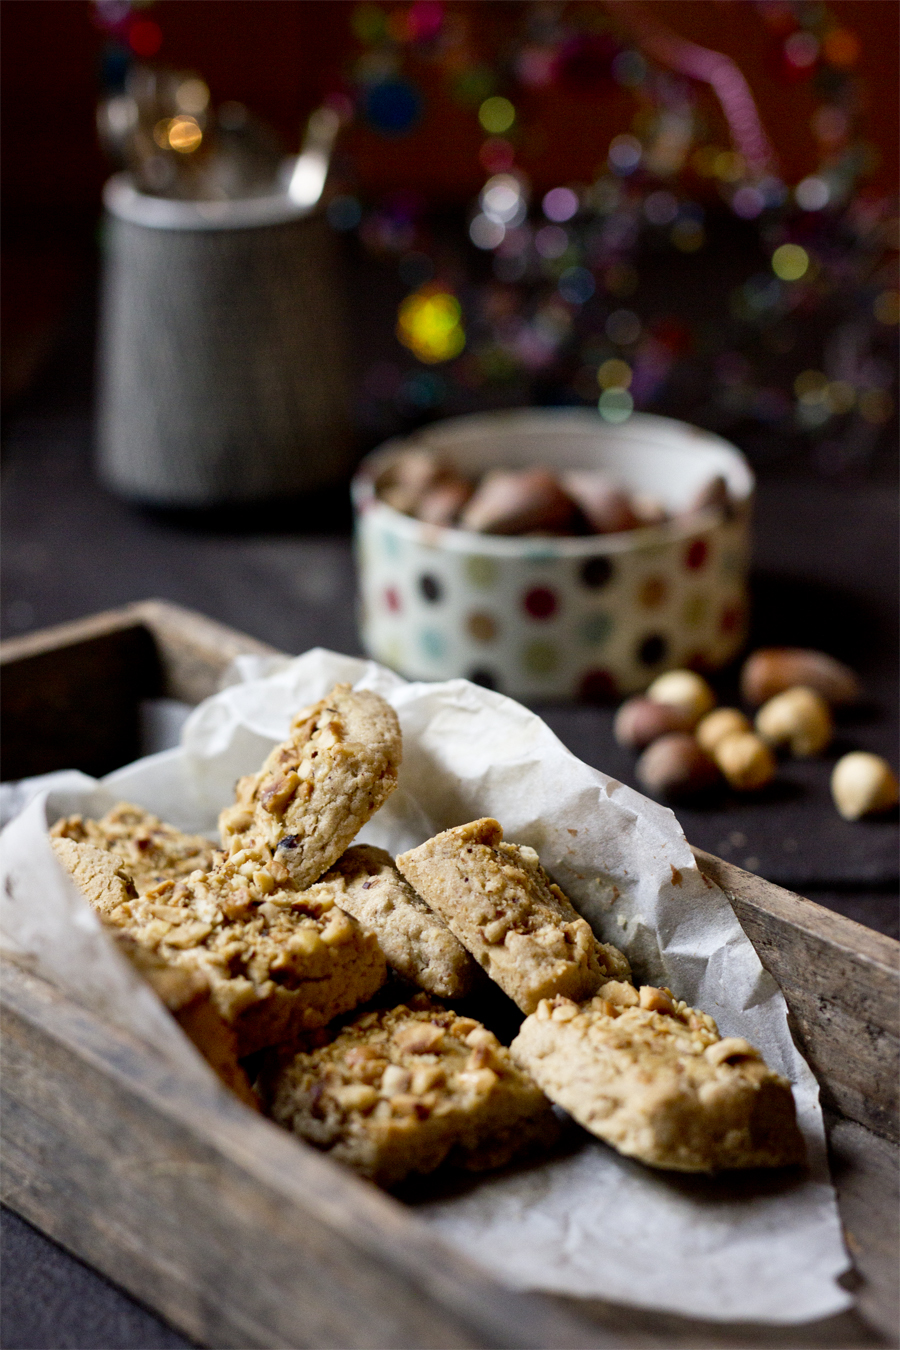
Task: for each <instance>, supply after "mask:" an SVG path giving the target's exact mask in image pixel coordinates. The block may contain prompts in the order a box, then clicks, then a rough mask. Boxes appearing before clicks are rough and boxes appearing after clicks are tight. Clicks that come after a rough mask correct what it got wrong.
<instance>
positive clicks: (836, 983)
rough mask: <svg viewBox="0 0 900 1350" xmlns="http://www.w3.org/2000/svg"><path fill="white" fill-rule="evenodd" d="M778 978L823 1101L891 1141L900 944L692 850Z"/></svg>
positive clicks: (898, 1060)
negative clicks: (725, 896)
mask: <svg viewBox="0 0 900 1350" xmlns="http://www.w3.org/2000/svg"><path fill="white" fill-rule="evenodd" d="M695 854H696V856H697V862H698V864H699V866H700V868H701V870H702V871H703V872H704V873H706V875H707V876H709V877H710V879H711V880H713V881H715V882H717V883H718V885H720V886H721V887H722V889H723V890H724V892H725V894H726V895H727V896H728V899H729V900H730V901H731V904H732V905H733V906H734V910H735V913H736V914H737V917H738V920H739V921H740V923H741V926H742V927H743V929H744V931H745V932H746V934H747V936H748V937H749V938H750V941H751V942H752V943H753V945H754V947H755V948H756V950H757V953H758V955H759V958H760V960H761V961H762V963H763V965H764V966H765V967H766V969H767V970H768V971H769V972H770V973H771V974H772V975H773V976H774V978H775V980H776V981H777V982H778V984H779V985H780V986H781V989H782V991H783V993H784V996H785V999H786V1001H787V1005H788V1008H789V1010H790V1014H791V1028H792V1031H793V1033H794V1037H795V1039H796V1041H797V1043H798V1045H799V1047H800V1049H801V1051H802V1052H803V1054H804V1055H805V1057H806V1059H807V1061H808V1062H809V1064H810V1067H811V1068H812V1069H813V1071H814V1072H815V1074H816V1077H817V1078H818V1080H819V1084H820V1086H821V1088H822V1098H823V1101H824V1103H825V1104H827V1105H828V1106H830V1107H832V1108H833V1109H835V1110H837V1111H839V1112H840V1113H841V1114H842V1115H844V1116H846V1117H847V1118H848V1119H849V1120H854V1121H857V1122H858V1123H859V1124H861V1125H865V1126H866V1127H867V1128H868V1129H871V1130H874V1131H875V1132H876V1134H880V1135H883V1136H884V1137H885V1138H887V1139H892V1140H894V1141H896V1140H897V1139H898V1138H900V1130H898V1104H900V1037H898V1017H900V944H898V943H897V942H895V941H894V940H893V939H892V938H887V937H884V936H883V935H882V934H880V933H875V932H872V931H871V930H870V929H867V928H864V927H862V925H861V924H858V923H854V922H853V920H852V919H845V918H844V917H843V916H842V915H840V914H833V913H832V912H831V911H830V910H826V909H823V908H822V906H820V905H816V904H813V903H812V902H811V901H809V900H804V899H803V898H802V896H799V895H793V894H792V893H791V892H790V891H785V890H782V889H781V887H779V886H773V885H772V884H771V883H770V882H767V881H762V880H761V879H760V878H759V877H755V876H753V875H752V874H751V873H749V872H744V871H742V870H741V868H739V867H733V866H732V865H731V864H730V863H726V862H723V861H722V859H721V858H714V857H712V856H711V855H710V854H708V853H701V852H700V850H698V849H695Z"/></svg>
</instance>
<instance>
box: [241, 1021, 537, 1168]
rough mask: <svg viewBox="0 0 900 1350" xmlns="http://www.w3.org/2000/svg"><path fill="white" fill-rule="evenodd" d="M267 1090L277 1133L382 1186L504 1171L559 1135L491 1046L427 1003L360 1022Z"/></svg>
mask: <svg viewBox="0 0 900 1350" xmlns="http://www.w3.org/2000/svg"><path fill="white" fill-rule="evenodd" d="M266 1078H267V1079H268V1081H267V1083H266V1095H267V1097H268V1099H269V1101H270V1103H271V1114H272V1116H273V1117H274V1119H275V1120H276V1121H278V1123H279V1124H280V1125H284V1126H285V1127H286V1128H287V1129H290V1130H293V1131H294V1133H295V1134H298V1135H300V1137H301V1138H302V1139H305V1140H307V1142H308V1143H310V1144H313V1145H314V1146H315V1147H316V1148H319V1149H322V1150H323V1151H325V1152H327V1153H328V1154H329V1156H330V1157H332V1158H335V1159H336V1160H338V1161H340V1162H343V1163H347V1164H349V1165H350V1166H351V1167H354V1168H356V1170H357V1171H359V1172H361V1173H362V1175H363V1176H366V1177H369V1178H370V1179H371V1180H373V1181H376V1182H378V1184H379V1185H381V1186H395V1185H396V1184H397V1183H398V1182H400V1181H402V1180H403V1178H404V1177H405V1176H408V1175H409V1174H410V1173H412V1172H418V1173H427V1172H433V1171H434V1169H435V1168H436V1167H439V1166H440V1165H441V1163H443V1162H445V1161H447V1162H449V1163H451V1164H453V1165H456V1166H458V1167H464V1168H468V1169H470V1170H473V1171H480V1170H484V1169H487V1168H491V1167H502V1166H503V1165H504V1164H505V1163H507V1162H509V1161H510V1159H511V1158H513V1157H514V1156H516V1155H517V1154H520V1153H522V1152H523V1151H524V1150H526V1149H530V1148H533V1147H535V1146H540V1145H544V1146H546V1145H549V1144H550V1143H552V1142H553V1140H554V1139H555V1138H556V1135H557V1134H558V1124H557V1121H556V1118H555V1116H554V1115H553V1112H552V1110H551V1108H550V1103H549V1102H548V1101H547V1098H546V1097H545V1096H544V1094H543V1093H542V1092H541V1091H540V1089H539V1088H538V1087H536V1086H535V1084H534V1082H533V1081H532V1080H531V1078H530V1077H529V1075H528V1074H527V1073H525V1072H523V1071H522V1070H521V1069H519V1068H518V1067H517V1066H516V1065H515V1064H514V1063H513V1061H512V1059H511V1058H510V1054H509V1051H508V1050H507V1049H506V1048H505V1047H504V1046H502V1045H501V1044H500V1042H499V1041H498V1040H497V1038H496V1036H494V1034H493V1033H492V1032H490V1031H488V1030H487V1029H486V1028H485V1027H483V1026H482V1025H481V1023H480V1022H476V1021H475V1020H474V1018H471V1017H458V1016H457V1015H456V1014H455V1013H453V1012H450V1011H449V1010H448V1009H446V1008H442V1007H441V1006H440V1005H439V1004H436V1003H432V1002H431V1001H430V1000H429V999H428V997H427V996H426V995H424V994H420V995H417V996H416V997H415V998H414V999H413V1000H411V1002H410V1004H409V1005H405V1004H404V1005H402V1006H400V1007H397V1008H393V1009H391V1010H382V1011H378V1012H368V1013H364V1014H363V1015H362V1016H361V1017H358V1018H357V1019H356V1020H355V1021H354V1022H352V1023H351V1024H350V1025H349V1026H347V1027H345V1028H344V1029H343V1030H342V1031H341V1032H339V1034H338V1035H337V1036H336V1037H335V1038H334V1039H333V1040H332V1041H331V1042H330V1044H327V1045H324V1046H322V1047H321V1048H319V1049H316V1050H313V1051H311V1052H309V1053H301V1054H297V1055H294V1056H293V1057H288V1058H286V1059H283V1060H282V1061H281V1063H280V1064H278V1065H276V1066H275V1067H274V1069H273V1070H272V1071H271V1072H270V1074H269V1075H264V1081H265V1080H266Z"/></svg>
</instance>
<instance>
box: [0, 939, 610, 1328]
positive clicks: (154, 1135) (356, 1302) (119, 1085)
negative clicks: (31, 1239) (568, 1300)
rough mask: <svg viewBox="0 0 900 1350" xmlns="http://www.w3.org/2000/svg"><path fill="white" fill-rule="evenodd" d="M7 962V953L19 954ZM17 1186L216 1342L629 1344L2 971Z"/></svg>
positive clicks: (39, 986) (7, 1124) (123, 1277)
mask: <svg viewBox="0 0 900 1350" xmlns="http://www.w3.org/2000/svg"><path fill="white" fill-rule="evenodd" d="M6 964H7V965H8V963H6ZM2 1054H3V1086H4V1094H3V1120H2V1138H3V1173H2V1181H3V1199H4V1201H5V1202H6V1203H7V1204H9V1205H10V1206H11V1207H12V1208H13V1209H15V1210H17V1211H18V1212H19V1213H21V1214H22V1215H23V1216H24V1217H25V1218H27V1219H28V1220H29V1221H30V1222H32V1223H34V1224H35V1225H36V1226H37V1227H39V1228H41V1229H42V1230H43V1231H44V1232H46V1233H48V1234H49V1235H50V1236H51V1237H53V1238H54V1239H55V1240H56V1241H58V1242H60V1243H61V1244H62V1245H63V1246H65V1247H67V1248H69V1249H70V1250H71V1251H73V1252H75V1253H76V1254H77V1255H78V1256H80V1257H81V1258H82V1259H84V1260H85V1261H87V1262H89V1263H90V1264H92V1265H94V1266H96V1267H97V1268H98V1269H100V1270H102V1271H103V1272H104V1274H106V1275H107V1276H108V1277H109V1278H110V1279H112V1280H113V1281H114V1282H116V1283H117V1284H119V1285H121V1286H123V1287H124V1288H126V1289H127V1290H129V1291H130V1292H131V1293H132V1294H134V1295H135V1296H137V1297H138V1298H140V1299H141V1300H142V1301H144V1302H145V1303H147V1304H148V1305H149V1306H151V1307H154V1308H156V1309H157V1310H158V1311H159V1312H160V1313H161V1314H162V1315H163V1316H164V1317H166V1318H167V1319H168V1320H169V1321H170V1322H171V1323H172V1324H173V1325H175V1326H178V1327H180V1328H182V1329H183V1330H184V1331H185V1332H187V1334H188V1335H190V1336H192V1337H194V1338H195V1339H197V1340H199V1341H200V1342H201V1343H203V1344H206V1345H214V1346H235V1347H251V1346H253V1347H255V1346H291V1347H315V1348H316V1350H326V1348H327V1347H332V1346H333V1347H342V1348H346V1350H355V1348H356V1347H360V1348H361V1350H375V1348H376V1347H383V1346H391V1347H397V1348H398V1350H401V1348H402V1347H423V1348H424V1347H448V1350H449V1348H455V1347H499V1346H510V1347H512V1346H523V1347H526V1346H527V1347H535V1348H537V1347H560V1350H562V1347H573V1350H574V1348H576V1347H585V1348H587V1347H591V1346H596V1347H606V1346H611V1345H613V1344H617V1345H619V1344H627V1343H628V1342H622V1341H620V1340H619V1339H615V1340H613V1338H612V1337H610V1336H609V1335H608V1334H607V1333H605V1332H604V1331H603V1329H602V1328H599V1327H595V1326H591V1325H589V1324H588V1323H582V1322H580V1321H579V1320H577V1319H576V1318H575V1317H572V1316H569V1315H566V1314H565V1313H564V1312H562V1311H561V1310H558V1309H556V1308H555V1307H554V1306H552V1305H551V1304H550V1303H549V1302H548V1301H545V1300H541V1299H537V1298H530V1297H526V1296H524V1295H518V1294H515V1293H513V1292H511V1291H509V1290H507V1289H504V1288H502V1287H501V1286H499V1285H497V1284H496V1283H495V1282H493V1281H491V1280H490V1279H488V1278H486V1277H485V1276H483V1275H482V1274H481V1273H480V1272H478V1271H477V1270H476V1269H475V1268H474V1267H470V1266H469V1264H468V1263H467V1262H465V1261H464V1260H462V1259H461V1258H459V1257H457V1256H456V1255H455V1254H454V1253H451V1252H449V1251H448V1250H447V1249H446V1248H444V1247H443V1246H442V1244H440V1243H439V1242H437V1241H436V1240H435V1239H434V1238H433V1237H432V1236H431V1235H430V1234H428V1233H427V1232H425V1231H424V1230H423V1229H421V1228H420V1227H419V1225H418V1224H417V1223H416V1222H415V1220H414V1219H412V1218H410V1217H409V1216H408V1215H407V1214H406V1212H405V1211H404V1210H403V1208H402V1207H401V1206H400V1205H399V1204H397V1203H395V1202H393V1201H391V1200H389V1199H388V1198H387V1197H385V1196H382V1195H381V1194H380V1193H378V1192H377V1191H375V1190H374V1188H371V1187H368V1186H366V1185H365V1183H362V1182H360V1181H359V1180H358V1179H357V1178H355V1177H353V1176H351V1175H349V1174H344V1173H343V1171H342V1170H341V1169H339V1168H337V1167H336V1166H335V1165H334V1164H331V1163H329V1162H328V1161H327V1160H326V1159H323V1158H321V1157H319V1156H318V1155H316V1154H314V1153H312V1152H311V1151H309V1150H307V1149H305V1148H303V1147H302V1146H301V1145H299V1144H298V1143H297V1142H296V1141H294V1140H293V1139H291V1138H290V1136H288V1135H285V1134H283V1133H282V1132H281V1131H280V1130H278V1129H277V1127H275V1126H273V1125H272V1124H270V1122H268V1121H265V1120H263V1119H261V1118H259V1117H256V1116H254V1115H253V1113H252V1112H250V1111H248V1110H247V1109H246V1108H244V1107H242V1106H241V1105H240V1103H238V1102H237V1101H233V1100H232V1099H230V1098H229V1097H228V1095H227V1094H226V1093H225V1092H224V1090H222V1089H219V1088H218V1087H217V1085H216V1084H214V1083H213V1084H211V1086H210V1088H209V1089H208V1090H206V1091H204V1089H203V1086H202V1084H201V1085H200V1087H199V1088H198V1089H196V1090H192V1091H191V1093H190V1095H185V1093H184V1091H183V1089H181V1088H180V1086H179V1084H178V1082H176V1081H175V1080H173V1079H172V1077H171V1074H169V1073H168V1072H167V1071H166V1069H165V1067H164V1066H163V1065H162V1064H161V1062H159V1061H158V1060H156V1057H155V1056H154V1055H153V1054H152V1052H151V1051H150V1050H148V1049H145V1048H144V1047H142V1046H140V1045H139V1044H138V1043H136V1042H133V1041H131V1040H129V1039H128V1038H127V1037H125V1036H123V1035H121V1034H118V1033H116V1032H114V1031H112V1030H111V1029H109V1028H107V1027H105V1026H103V1024H101V1023H99V1022H97V1021H96V1019H94V1018H93V1017H92V1016H91V1014H89V1013H87V1012H86V1011H85V1010H84V1009H81V1008H78V1007H77V1006H76V1005H73V1004H71V1003H70V1002H68V1001H67V1000H64V999H62V998H61V997H60V996H59V995H57V994H55V992H54V991H52V990H50V989H49V987H48V986H46V985H44V984H43V982H42V981H38V980H34V979H33V978H31V977H29V976H27V975H25V976H23V975H22V974H21V973H20V972H18V971H16V970H15V968H13V970H6V971H5V974H4V990H3V1037H2Z"/></svg>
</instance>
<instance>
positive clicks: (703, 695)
mask: <svg viewBox="0 0 900 1350" xmlns="http://www.w3.org/2000/svg"><path fill="white" fill-rule="evenodd" d="M647 697H648V698H650V699H653V701H654V702H655V703H667V704H670V705H671V706H672V707H675V708H680V709H681V710H682V711H683V712H684V713H686V714H687V715H688V716H690V717H691V718H693V722H692V725H695V724H696V723H697V722H699V720H700V718H701V717H702V716H703V714H704V713H708V712H709V710H710V708H714V707H715V706H716V696H715V694H714V693H713V691H712V689H710V687H709V685H708V684H707V682H706V680H704V678H703V676H702V675H698V674H697V673H696V672H695V671H693V670H668V671H666V673H665V675H658V676H657V678H656V679H655V680H654V681H653V683H652V684H651V686H650V688H649V689H648V690H647Z"/></svg>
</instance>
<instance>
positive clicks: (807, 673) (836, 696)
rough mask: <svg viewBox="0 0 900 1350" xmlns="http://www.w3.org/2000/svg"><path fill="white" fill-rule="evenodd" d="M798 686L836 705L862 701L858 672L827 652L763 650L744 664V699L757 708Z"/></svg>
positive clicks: (805, 649)
mask: <svg viewBox="0 0 900 1350" xmlns="http://www.w3.org/2000/svg"><path fill="white" fill-rule="evenodd" d="M795 685H804V686H805V687H806V688H807V689H814V690H815V691H816V693H817V694H821V695H822V697H823V698H824V699H827V701H828V702H829V703H830V704H832V706H835V705H839V704H845V703H855V702H856V701H857V699H858V698H859V680H858V679H857V677H856V675H855V673H854V672H853V671H852V670H851V669H850V667H849V666H845V665H844V664H843V662H841V661H836V660H835V659H834V657H833V656H826V654H825V652H817V651H813V650H811V649H810V648H806V647H760V649H759V651H755V652H752V653H751V655H750V656H748V657H747V660H746V661H745V662H744V666H743V669H742V671H741V696H742V697H743V698H744V699H745V700H746V701H747V702H748V703H749V704H751V705H752V707H754V708H758V707H759V705H760V704H761V703H765V702H766V701H767V700H768V699H770V698H773V697H774V695H775V694H780V693H782V692H783V690H785V689H791V688H793V687H794V686H795Z"/></svg>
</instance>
